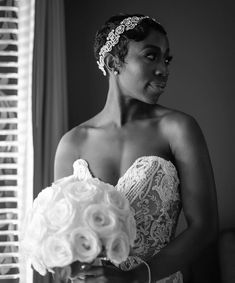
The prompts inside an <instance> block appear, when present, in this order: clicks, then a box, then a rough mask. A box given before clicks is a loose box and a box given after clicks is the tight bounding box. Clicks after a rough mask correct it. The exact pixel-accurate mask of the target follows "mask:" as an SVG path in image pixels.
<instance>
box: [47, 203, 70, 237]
mask: <svg viewBox="0 0 235 283" xmlns="http://www.w3.org/2000/svg"><path fill="white" fill-rule="evenodd" d="M74 215H75V210H74V207H73V205H72V203H71V202H69V200H68V199H66V198H64V199H60V200H58V201H56V202H54V203H52V204H51V207H48V209H47V211H46V212H45V216H46V220H47V221H48V226H49V228H50V229H52V230H57V231H58V230H60V231H64V230H66V229H67V228H68V227H69V226H70V225H71V224H72V223H73V219H74Z"/></svg>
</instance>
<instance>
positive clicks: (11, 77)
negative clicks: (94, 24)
mask: <svg viewBox="0 0 235 283" xmlns="http://www.w3.org/2000/svg"><path fill="white" fill-rule="evenodd" d="M33 30H34V1H32V0H0V281H1V279H4V282H6V283H8V282H9V283H13V282H20V283H31V282H32V271H31V268H30V267H29V266H27V265H26V263H25V262H24V260H23V258H22V255H21V250H20V246H19V239H20V236H21V232H22V230H21V229H22V221H23V219H24V217H25V212H26V210H27V209H28V207H29V206H30V205H31V204H32V200H33V142H32V113H31V109H32V107H31V97H32V93H31V81H32V79H31V77H32V51H33Z"/></svg>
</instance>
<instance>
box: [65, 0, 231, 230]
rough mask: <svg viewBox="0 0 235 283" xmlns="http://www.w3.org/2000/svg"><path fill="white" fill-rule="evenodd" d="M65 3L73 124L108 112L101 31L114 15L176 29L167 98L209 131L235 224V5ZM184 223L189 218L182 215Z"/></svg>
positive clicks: (224, 207)
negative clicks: (98, 54) (98, 50)
mask: <svg viewBox="0 0 235 283" xmlns="http://www.w3.org/2000/svg"><path fill="white" fill-rule="evenodd" d="M80 3H81V2H80V1H77V0H67V1H65V9H66V32H67V55H68V85H69V90H68V91H69V112H70V117H69V119H70V128H72V127H74V126H75V125H77V124H79V123H81V122H83V121H85V120H86V119H88V118H90V117H92V116H93V115H95V114H96V113H97V112H98V111H100V110H101V109H102V107H103V105H104V103H105V99H106V91H107V82H106V80H105V78H104V77H103V76H102V73H101V72H100V71H99V70H98V68H97V65H96V62H95V60H94V57H93V41H94V36H95V32H96V29H97V28H98V27H100V25H102V24H103V22H104V21H105V20H106V19H107V18H108V17H110V16H111V15H113V14H116V13H119V12H127V13H143V14H146V15H149V16H152V17H155V18H156V19H158V20H159V21H160V22H161V23H162V24H163V26H164V27H165V28H166V30H167V31H168V36H169V39H170V45H171V51H172V54H173V56H174V59H173V62H172V65H171V75H170V79H169V84H168V87H167V90H166V92H165V94H164V95H163V96H162V97H161V99H160V101H159V103H160V104H163V105H165V106H167V107H172V108H176V109H179V110H182V111H184V112H186V113H189V114H191V115H193V116H194V117H195V118H196V119H197V121H198V122H199V124H200V125H201V128H202V130H203V132H204V135H205V137H206V140H207V144H208V147H209V151H210V155H211V159H212V164H213V168H214V174H215V180H216V185H217V195H218V204H219V216H220V224H221V228H225V227H229V226H235V205H234V201H235V173H234V164H233V159H234V152H235V150H234V146H235V134H234V121H235V111H234V104H235V103H234V102H235V99H234V95H235V91H234V90H235V84H234V80H235V78H234V71H233V65H234V63H235V62H234V61H235V60H234V59H235V58H234V57H235V52H234V50H235V36H234V9H233V3H232V0H231V1H228V0H227V1H187V0H184V1H170V0H164V1H156V0H146V1H140V0H139V1H134V0H132V1H130V0H129V1H124V0H119V1H110V0H105V1H104V0H103V1H102V0H99V1H94V0H86V1H84V3H83V7H81V6H80V5H81V4H80ZM180 223H181V224H180V225H181V227H183V225H184V223H183V218H182V219H181V222H180Z"/></svg>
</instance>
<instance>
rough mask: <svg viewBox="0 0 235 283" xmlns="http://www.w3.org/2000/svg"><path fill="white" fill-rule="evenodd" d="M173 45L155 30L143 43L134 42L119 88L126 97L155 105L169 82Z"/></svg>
mask: <svg viewBox="0 0 235 283" xmlns="http://www.w3.org/2000/svg"><path fill="white" fill-rule="evenodd" d="M169 52H170V51H169V42H168V39H167V37H166V36H165V35H163V34H162V33H160V32H158V31H155V30H152V31H151V32H150V33H149V35H148V36H147V37H146V38H145V39H144V40H143V41H139V42H136V41H132V40H131V41H130V42H129V45H128V53H127V56H126V58H125V63H124V64H123V65H122V67H121V70H120V73H119V86H120V89H121V92H122V93H123V94H124V95H125V96H129V97H132V98H136V99H138V100H141V101H143V102H145V103H149V104H155V103H157V100H158V98H159V96H160V95H161V94H162V93H163V91H164V89H165V86H166V82H167V79H168V74H169V73H168V64H169V61H170V59H171V56H170V55H169Z"/></svg>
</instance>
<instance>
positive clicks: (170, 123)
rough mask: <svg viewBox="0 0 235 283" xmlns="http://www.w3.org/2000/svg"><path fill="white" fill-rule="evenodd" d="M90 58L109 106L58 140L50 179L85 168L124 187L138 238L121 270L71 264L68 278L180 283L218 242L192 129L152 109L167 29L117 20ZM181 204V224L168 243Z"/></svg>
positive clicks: (146, 21)
mask: <svg viewBox="0 0 235 283" xmlns="http://www.w3.org/2000/svg"><path fill="white" fill-rule="evenodd" d="M94 52H95V56H96V59H97V63H98V67H99V68H100V70H101V71H102V72H103V74H104V75H106V76H107V79H108V82H109V89H108V94H107V100H106V103H105V106H104V108H103V109H102V111H101V112H100V113H98V114H97V115H96V116H94V117H93V118H91V119H89V120H88V121H86V122H84V123H82V124H80V125H78V126H77V127H75V128H73V129H72V130H70V131H69V132H68V133H66V134H65V135H64V136H63V137H62V139H61V141H60V143H59V145H58V148H57V152H56V157H55V179H59V178H62V177H65V176H68V175H71V174H72V173H73V170H74V172H75V171H76V174H77V175H79V172H80V171H82V172H84V171H85V172H86V173H87V174H88V175H89V176H90V177H97V178H99V179H100V180H102V181H104V182H108V183H110V184H112V185H114V186H115V187H116V188H117V189H118V190H120V191H123V192H124V193H125V194H126V196H127V198H128V199H129V201H130V204H131V207H132V209H133V211H134V213H135V219H136V223H137V238H136V241H135V246H134V250H133V255H131V256H130V257H129V258H128V260H127V261H126V262H124V263H123V264H121V265H120V266H114V265H113V264H111V263H110V264H105V265H103V266H95V265H93V266H88V268H87V267H86V266H85V268H84V269H78V268H77V270H76V268H75V270H76V272H75V275H74V277H73V279H72V281H73V282H76V283H77V282H89V283H95V282H106V283H110V282H112V283H120V282H122V283H125V282H126V283H127V282H128V283H132V282H133V283H134V282H136V283H145V282H152V283H153V282H154V283H155V282H162V283H163V282H167V283H170V282H172V283H173V282H176V283H180V282H187V275H188V270H189V267H190V264H191V263H192V262H193V261H194V260H195V259H197V257H198V256H199V255H200V253H201V252H202V251H203V249H204V248H205V247H206V246H207V245H209V244H210V243H211V242H212V241H214V240H215V239H216V237H217V229H218V216H217V200H216V192H215V183H214V177H213V170H212V166H211V162H210V157H209V154H208V149H207V146H206V142H205V139H204V136H203V133H202V131H201V129H200V127H199V125H198V123H197V122H196V121H195V119H194V118H193V117H192V116H190V115H188V114H185V113H183V112H180V111H177V110H174V109H169V108H166V107H164V106H161V105H160V104H158V100H159V97H160V95H162V94H163V92H164V89H165V87H166V84H167V79H168V76H169V63H170V61H171V59H172V56H171V54H170V48H169V42H168V37H167V33H166V31H165V29H164V28H163V27H162V25H161V24H160V23H158V22H157V21H156V20H155V19H153V18H150V17H148V16H143V15H138V14H135V15H129V14H119V15H116V16H113V17H111V18H109V19H108V20H107V21H106V22H105V24H104V25H103V26H102V27H101V28H100V29H99V30H98V31H97V34H96V38H95V44H94ZM94 95H96V96H98V95H99V92H98V91H95V90H94ZM181 208H182V209H183V212H184V215H185V218H186V221H187V228H186V229H185V230H184V231H183V232H182V233H181V234H180V235H178V236H177V237H175V229H176V225H177V221H178V216H179V213H180V211H181Z"/></svg>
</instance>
